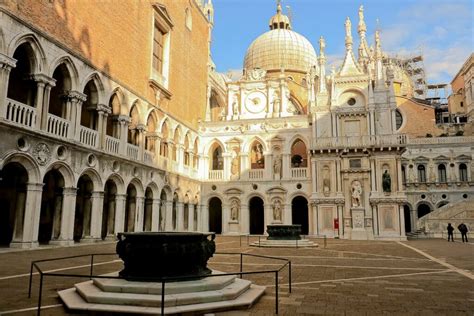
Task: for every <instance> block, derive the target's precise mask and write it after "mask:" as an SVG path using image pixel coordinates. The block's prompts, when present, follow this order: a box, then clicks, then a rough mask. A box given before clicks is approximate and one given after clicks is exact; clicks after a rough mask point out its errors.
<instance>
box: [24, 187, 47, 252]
mask: <svg viewBox="0 0 474 316" xmlns="http://www.w3.org/2000/svg"><path fill="white" fill-rule="evenodd" d="M42 194H43V183H28V184H27V185H26V204H25V218H24V222H23V242H24V243H25V244H24V246H23V245H22V248H23V247H36V246H38V233H39V225H40V216H41V196H42Z"/></svg>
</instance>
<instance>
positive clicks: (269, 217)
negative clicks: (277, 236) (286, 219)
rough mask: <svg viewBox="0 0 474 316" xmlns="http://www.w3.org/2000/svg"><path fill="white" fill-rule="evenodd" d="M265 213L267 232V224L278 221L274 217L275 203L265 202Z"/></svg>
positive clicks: (264, 224) (264, 219)
mask: <svg viewBox="0 0 474 316" xmlns="http://www.w3.org/2000/svg"><path fill="white" fill-rule="evenodd" d="M263 214H264V215H263V232H264V233H265V230H266V227H267V225H270V224H273V223H276V221H275V220H274V219H273V205H272V204H270V203H265V204H264V205H263ZM282 216H283V214H282Z"/></svg>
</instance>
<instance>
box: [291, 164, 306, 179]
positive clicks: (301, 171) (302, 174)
mask: <svg viewBox="0 0 474 316" xmlns="http://www.w3.org/2000/svg"><path fill="white" fill-rule="evenodd" d="M307 177H308V168H306V167H303V168H291V178H292V179H306V178H307Z"/></svg>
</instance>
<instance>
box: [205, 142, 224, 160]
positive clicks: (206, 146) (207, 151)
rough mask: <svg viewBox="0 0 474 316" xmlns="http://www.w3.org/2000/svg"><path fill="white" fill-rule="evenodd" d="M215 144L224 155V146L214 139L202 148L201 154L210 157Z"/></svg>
mask: <svg viewBox="0 0 474 316" xmlns="http://www.w3.org/2000/svg"><path fill="white" fill-rule="evenodd" d="M216 143H217V144H218V145H219V146H221V148H222V152H223V153H224V152H225V150H226V146H225V145H224V143H223V142H222V141H221V140H220V139H217V138H214V139H212V140H211V141H210V142H208V143H207V145H205V146H204V150H203V154H208V155H209V156H210V155H211V150H212V149H213V147H214V146H215V144H216Z"/></svg>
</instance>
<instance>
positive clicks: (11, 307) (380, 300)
mask: <svg viewBox="0 0 474 316" xmlns="http://www.w3.org/2000/svg"><path fill="white" fill-rule="evenodd" d="M254 240H256V238H255V237H253V238H250V241H254ZM315 242H317V243H319V245H320V247H319V248H307V249H304V248H300V249H289V248H285V249H283V248H278V249H274V248H271V249H268V248H254V247H248V246H247V240H246V238H242V246H240V242H239V238H238V237H218V238H217V251H218V252H223V253H225V252H245V253H249V254H262V255H269V256H276V257H284V258H288V259H290V260H291V261H292V267H293V273H292V277H293V289H292V293H291V294H290V293H288V272H287V271H288V270H287V269H286V268H285V269H283V270H282V273H281V274H280V275H279V283H280V293H279V294H280V295H279V297H280V299H279V314H281V315H305V314H307V315H385V314H386V315H398V314H404V315H448V314H449V315H474V243H469V244H463V243H460V242H455V243H448V242H447V241H445V240H441V239H427V240H415V241H406V242H388V241H387V242H382V241H348V240H333V239H331V240H327V246H326V248H324V242H323V240H322V239H315ZM114 252H115V243H98V244H80V245H77V246H73V247H68V248H61V247H48V248H41V249H37V250H12V249H0V267H1V268H0V315H35V313H36V311H35V310H34V307H35V306H36V304H37V300H38V286H39V277H38V276H35V278H34V282H33V295H32V298H31V299H28V297H27V294H28V273H29V269H30V262H31V260H39V259H45V258H55V257H64V256H72V255H79V254H89V253H114ZM88 263H89V259H88V258H76V259H69V260H64V261H62V262H53V263H43V264H42V267H43V269H44V270H48V271H51V270H55V271H57V272H58V273H59V272H62V273H80V274H86V273H88V271H89V267H88ZM280 265H281V262H278V261H275V260H269V259H258V258H250V257H245V258H244V271H258V270H273V269H276V268H278V267H279V266H280ZM210 267H211V268H215V269H218V270H220V271H227V272H232V271H238V269H239V256H235V255H225V254H218V255H216V256H215V257H214V258H212V259H211V260H210ZM120 268H121V262H120V261H119V260H117V257H116V256H106V257H101V258H96V259H95V266H94V273H97V274H101V273H106V272H111V271H117V270H119V269H120ZM248 279H250V280H252V281H254V282H255V283H257V284H259V285H266V286H267V291H266V294H265V296H263V297H262V298H261V299H260V301H259V302H258V303H257V304H255V305H254V306H253V307H252V308H251V309H249V310H244V311H233V312H223V313H219V314H218V315H226V316H227V315H272V314H274V313H275V288H274V283H275V275H274V274H265V275H262V274H261V275H256V276H251V277H248ZM82 280H84V279H79V278H76V279H72V278H67V279H66V278H59V277H48V278H46V280H45V285H44V288H43V290H44V291H43V299H42V304H43V306H44V307H45V308H44V309H43V310H42V315H67V314H68V311H66V310H65V309H64V308H63V307H62V305H61V302H60V301H59V299H58V297H57V293H56V291H57V290H60V289H65V288H69V287H72V285H73V284H74V283H77V282H80V281H82Z"/></svg>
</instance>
